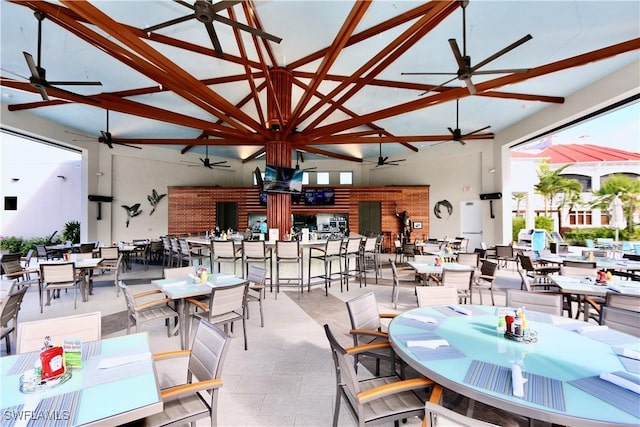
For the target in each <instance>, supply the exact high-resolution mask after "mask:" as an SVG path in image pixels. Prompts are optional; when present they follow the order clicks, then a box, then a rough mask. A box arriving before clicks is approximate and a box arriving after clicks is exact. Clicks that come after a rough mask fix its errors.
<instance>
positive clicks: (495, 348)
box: [389, 305, 640, 426]
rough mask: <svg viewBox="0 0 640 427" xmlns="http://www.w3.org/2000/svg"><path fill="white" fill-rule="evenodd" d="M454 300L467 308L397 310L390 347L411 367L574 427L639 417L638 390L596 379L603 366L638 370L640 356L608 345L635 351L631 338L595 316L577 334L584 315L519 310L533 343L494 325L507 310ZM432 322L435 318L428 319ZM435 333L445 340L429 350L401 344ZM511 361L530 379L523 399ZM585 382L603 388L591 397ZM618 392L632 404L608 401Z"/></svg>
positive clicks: (494, 402) (637, 344)
mask: <svg viewBox="0 0 640 427" xmlns="http://www.w3.org/2000/svg"><path fill="white" fill-rule="evenodd" d="M456 307H462V308H463V311H464V310H466V311H468V312H469V313H470V314H469V315H464V314H461V313H458V312H456V311H455V310H453V309H451V308H450V307H448V306H437V307H422V308H417V309H413V310H410V311H408V312H405V313H402V314H400V315H399V316H397V317H396V318H395V319H394V320H393V321H392V322H391V324H390V325H389V340H390V341H391V345H392V346H393V348H394V350H395V351H396V352H397V354H398V355H399V356H400V357H401V358H402V359H403V360H404V361H406V362H407V363H408V364H409V365H410V366H411V367H413V368H414V369H416V370H417V371H418V372H420V373H421V374H423V375H424V376H426V377H428V378H430V379H432V380H433V381H435V382H437V383H439V384H441V385H442V386H443V387H446V388H448V389H450V390H453V391H455V392H457V393H459V394H461V395H464V396H467V397H469V398H471V399H473V400H477V401H479V402H482V403H485V404H487V405H490V406H493V407H496V408H501V409H504V410H506V411H509V412H513V413H516V414H519V415H522V416H525V417H529V418H534V419H538V420H542V421H546V422H552V423H557V424H561V425H576V426H578V425H579V426H605V425H606V426H631V425H634V426H637V425H638V424H640V416H639V415H638V414H640V409H638V408H640V395H638V394H635V393H633V392H631V391H628V390H626V389H623V388H622V387H619V386H616V385H613V384H611V383H609V382H606V381H603V380H601V379H599V375H600V374H601V373H603V372H618V371H625V372H628V371H627V368H626V367H625V366H626V363H630V364H631V365H633V364H634V363H635V367H632V368H630V369H631V370H632V372H633V371H634V370H636V371H635V373H632V375H635V376H636V377H637V376H638V371H637V370H638V369H639V368H640V362H638V361H637V360H633V359H629V358H626V357H622V356H619V355H618V354H616V352H615V351H614V350H616V349H618V350H621V349H624V348H629V349H633V350H640V339H638V338H637V337H633V336H630V335H626V334H623V333H621V332H618V331H614V330H611V329H603V328H600V327H598V326H597V325H594V324H593V323H592V324H590V327H591V328H593V327H594V326H595V327H596V328H597V329H598V330H592V331H589V332H588V333H587V331H584V333H581V332H580V330H579V328H581V327H584V326H587V325H588V324H587V323H586V322H581V321H577V320H573V319H568V318H564V317H557V316H552V315H549V314H544V313H535V312H528V311H525V312H526V313H527V319H528V321H529V326H530V328H531V329H533V330H535V331H536V333H537V342H535V343H523V342H516V341H511V340H509V339H507V338H505V337H504V335H503V334H502V333H500V332H498V331H497V330H496V326H497V324H498V316H504V314H505V312H507V311H509V312H512V310H509V309H506V308H505V307H493V306H479V305H461V306H456ZM432 321H434V322H435V323H429V322H432ZM435 339H441V340H446V341H447V342H448V344H449V345H448V346H442V347H438V348H436V349H435V350H432V349H429V348H425V347H413V346H412V347H409V346H408V345H407V344H408V342H409V341H412V344H413V341H415V340H427V341H429V340H435ZM445 344H446V343H445ZM623 361H624V362H625V364H623ZM514 364H517V365H519V366H520V367H521V369H522V372H523V374H524V377H525V378H527V379H528V381H527V383H526V384H525V389H526V391H525V393H526V394H525V397H524V398H518V397H515V396H513V394H512V382H511V367H512V366H513V365H514ZM589 387H591V388H592V389H593V388H594V387H596V390H599V388H598V387H602V390H609V392H608V393H605V395H604V396H597V395H594V394H593V393H590V392H587V391H584V390H585V388H589ZM611 387H613V388H611ZM612 390H613V391H612ZM614 392H615V393H614ZM630 393H631V394H630ZM600 394H602V392H600ZM614 394H615V395H616V396H614ZM618 394H619V395H618ZM612 396H613V397H614V399H612V398H611V397H612ZM623 399H627V401H629V399H631V401H630V402H631V405H630V406H631V409H629V408H628V407H627V408H626V409H621V408H619V407H616V406H614V405H615V404H616V403H619V402H621V401H622V400H623ZM607 400H609V401H610V402H607ZM634 400H635V401H634ZM612 402H613V403H612ZM634 412H635V413H634Z"/></svg>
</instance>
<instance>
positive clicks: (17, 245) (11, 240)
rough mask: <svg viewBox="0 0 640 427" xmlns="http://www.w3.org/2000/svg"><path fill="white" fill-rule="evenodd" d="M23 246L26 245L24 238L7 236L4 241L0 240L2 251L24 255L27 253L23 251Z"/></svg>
mask: <svg viewBox="0 0 640 427" xmlns="http://www.w3.org/2000/svg"><path fill="white" fill-rule="evenodd" d="M23 245H24V240H23V239H22V237H15V236H7V237H3V238H2V240H0V246H1V247H2V249H3V250H7V251H9V252H10V253H12V254H14V253H21V254H24V253H25V252H23V251H22V246H23Z"/></svg>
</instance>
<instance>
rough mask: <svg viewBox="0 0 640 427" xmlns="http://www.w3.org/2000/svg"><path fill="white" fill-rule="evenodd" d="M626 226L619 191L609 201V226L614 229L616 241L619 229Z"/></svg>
mask: <svg viewBox="0 0 640 427" xmlns="http://www.w3.org/2000/svg"><path fill="white" fill-rule="evenodd" d="M626 226H627V221H626V220H625V218H624V210H623V209H622V200H620V193H618V194H616V195H615V196H614V197H613V199H612V200H611V203H609V228H612V229H614V230H616V241H618V232H619V230H621V229H623V228H625V227H626Z"/></svg>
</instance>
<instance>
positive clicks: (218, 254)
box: [211, 240, 242, 276]
mask: <svg viewBox="0 0 640 427" xmlns="http://www.w3.org/2000/svg"><path fill="white" fill-rule="evenodd" d="M238 260H240V264H242V254H239V253H237V252H236V247H235V245H234V243H233V240H214V241H212V242H211V270H212V271H213V269H214V267H215V264H218V273H220V270H221V268H220V265H221V264H223V263H231V264H233V274H234V276H235V275H236V262H237V261H238ZM241 267H242V266H241ZM241 271H242V269H241Z"/></svg>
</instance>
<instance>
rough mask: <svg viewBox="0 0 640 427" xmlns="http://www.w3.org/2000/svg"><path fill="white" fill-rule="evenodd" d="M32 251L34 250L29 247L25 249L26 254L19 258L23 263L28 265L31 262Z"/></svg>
mask: <svg viewBox="0 0 640 427" xmlns="http://www.w3.org/2000/svg"><path fill="white" fill-rule="evenodd" d="M33 252H35V251H34V250H33V248H32V249H29V250H28V251H27V254H26V255H25V256H24V258H21V260H22V262H24V265H25V266H27V267H28V266H29V264H31V258H32V257H33Z"/></svg>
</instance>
